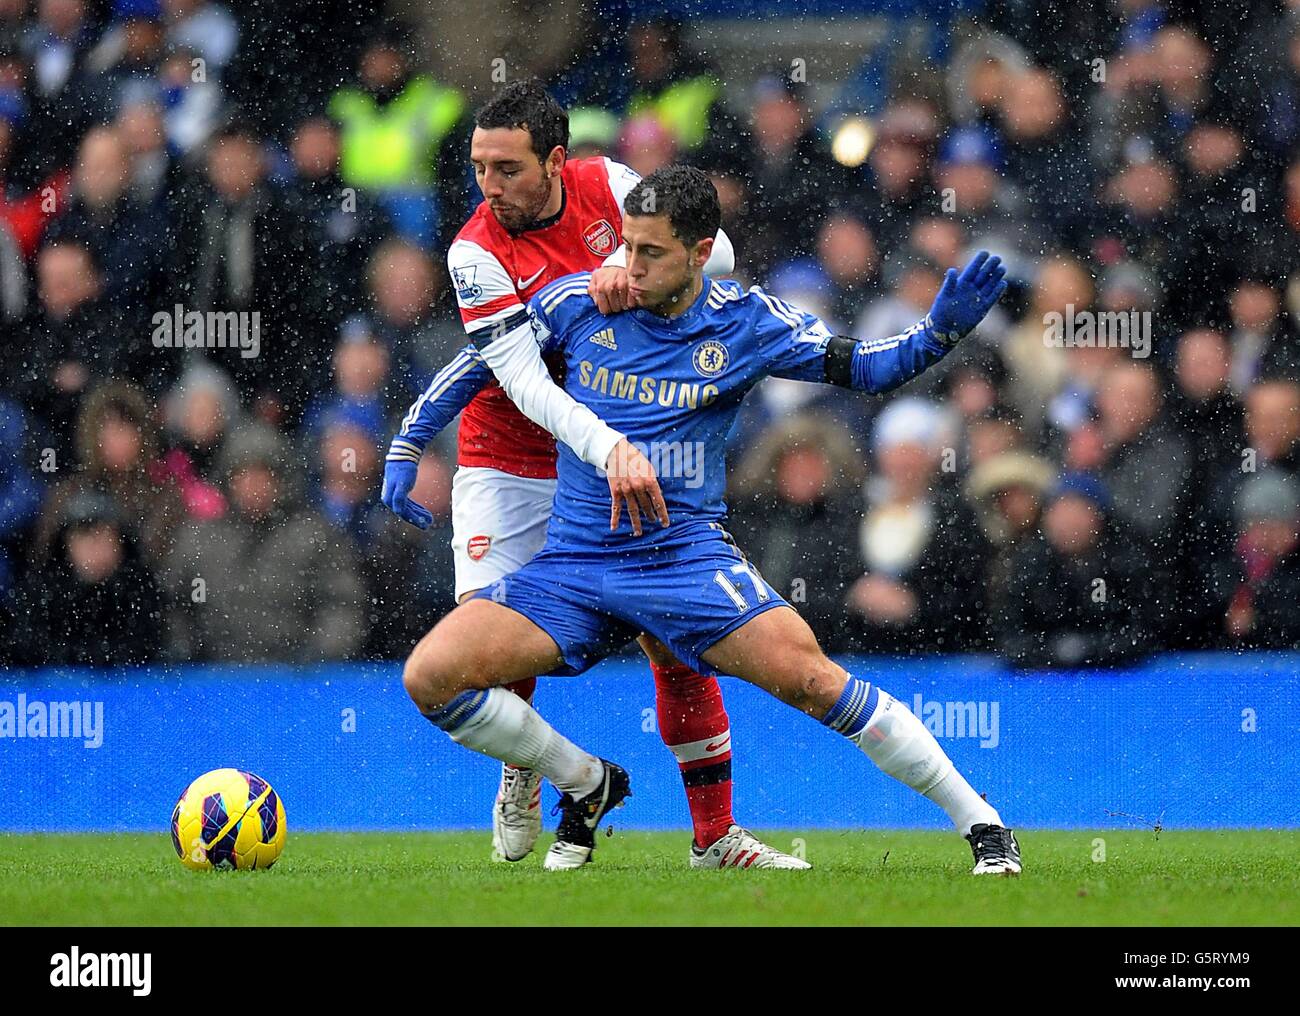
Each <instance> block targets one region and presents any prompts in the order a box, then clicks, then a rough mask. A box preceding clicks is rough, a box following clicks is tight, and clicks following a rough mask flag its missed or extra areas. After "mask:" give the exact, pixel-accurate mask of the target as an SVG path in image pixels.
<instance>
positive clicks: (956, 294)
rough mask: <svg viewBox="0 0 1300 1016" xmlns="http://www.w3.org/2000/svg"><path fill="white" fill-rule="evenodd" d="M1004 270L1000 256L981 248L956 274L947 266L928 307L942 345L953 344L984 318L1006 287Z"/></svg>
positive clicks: (931, 321) (955, 271) (1005, 272)
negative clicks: (930, 305)
mask: <svg viewBox="0 0 1300 1016" xmlns="http://www.w3.org/2000/svg"><path fill="white" fill-rule="evenodd" d="M1006 274H1007V270H1006V268H1005V266H1004V265H1003V264H1002V259H1001V258H1000V257H998V256H997V255H996V254H993V255H990V254H989V252H988V251H986V250H982V251H980V252H979V253H978V254H976V255H975V256H974V257H973V258H971V259H970V262H969V263H968V264H967V265H966V267H965V268H963V269H962V270H961V274H960V275H958V274H957V269H955V268H949V269H948V271H947V272H945V273H944V276H943V285H942V286H940V287H939V295H938V296H936V297H935V298H934V305H933V306H932V307H931V308H930V323H931V324H932V325H933V326H934V331H935V332H936V333H937V334H938V336H939V340H940V341H941V342H942V343H943V344H944V345H945V346H949V347H951V346H953V345H955V344H956V343H957V340H958V339H960V338H962V337H963V336H965V335H966V334H967V333H968V332H970V330H971V329H972V328H974V327H975V326H976V325H977V324H979V323H980V322H981V321H983V320H984V315H985V314H987V313H988V312H989V311H990V310H991V309H992V308H993V305H994V304H995V303H997V302H998V300H999V299H1001V297H1002V294H1003V293H1005V292H1006V291H1007V283H1006Z"/></svg>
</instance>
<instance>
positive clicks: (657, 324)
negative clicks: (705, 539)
mask: <svg viewBox="0 0 1300 1016" xmlns="http://www.w3.org/2000/svg"><path fill="white" fill-rule="evenodd" d="M589 278H590V273H587V272H582V273H579V274H576V275H569V276H566V277H564V278H562V279H557V280H556V281H555V282H553V283H551V284H550V285H548V286H547V287H545V288H544V289H542V290H541V291H540V292H539V293H538V294H537V295H536V296H534V297H533V298H532V299H531V300H530V301H529V302H528V313H529V316H530V318H531V321H532V326H533V331H534V334H535V337H536V339H537V341H538V343H539V344H540V345H541V347H542V351H543V352H556V353H559V354H561V355H562V356H563V358H564V362H565V367H566V369H565V374H564V387H565V390H566V391H567V392H568V393H569V394H570V395H571V396H572V397H573V398H574V399H575V400H577V401H578V402H581V403H583V404H584V405H586V406H588V407H590V408H591V410H592V411H593V412H594V413H596V415H597V416H599V417H600V418H601V419H602V420H604V421H605V423H606V424H608V425H609V426H610V427H612V428H614V429H615V430H617V431H620V432H622V433H623V434H624V435H626V436H627V439H628V440H629V441H630V442H631V443H632V444H633V445H635V446H636V447H637V448H639V449H640V451H641V452H642V453H643V454H645V456H646V457H647V458H648V459H649V460H650V463H651V465H652V466H653V467H654V469H655V472H656V474H657V475H658V478H659V485H660V488H661V489H662V491H663V494H664V500H665V502H666V503H667V506H668V514H669V518H670V520H671V525H670V528H669V531H668V532H670V533H671V532H672V531H674V530H677V529H678V527H679V526H681V525H683V524H686V523H690V522H718V521H721V520H722V519H723V518H724V517H725V515H726V505H725V503H724V501H723V494H724V491H725V488H726V438H727V434H728V433H729V432H730V430H731V426H732V424H733V422H734V421H735V418H736V412H737V411H738V409H739V408H740V404H741V401H742V400H743V399H744V397H745V395H746V394H747V393H748V392H749V390H750V389H751V388H753V387H754V385H755V384H757V383H758V382H759V381H761V380H762V379H763V378H765V377H767V376H769V375H770V376H774V377H781V378H791V379H795V380H800V381H824V380H826V356H827V349H828V346H829V343H830V341H831V338H832V333H831V331H830V329H828V328H827V327H826V325H825V323H823V322H822V321H821V320H820V319H819V318H817V317H816V316H814V315H812V314H809V313H807V312H805V311H802V310H799V309H798V308H796V307H793V306H791V305H790V304H788V303H786V302H784V301H783V300H779V299H777V298H776V297H773V296H771V295H770V294H768V293H765V292H763V290H762V289H760V288H758V287H753V288H751V289H749V290H748V291H746V290H744V289H743V288H742V287H741V286H740V284H739V283H737V282H734V281H718V280H710V279H707V278H706V279H705V280H704V288H703V290H702V291H701V292H700V294H699V296H698V297H697V298H696V300H695V301H694V303H692V304H691V306H690V308H689V309H688V310H687V311H686V312H685V313H683V314H681V315H679V316H678V317H675V318H665V317H661V316H659V315H657V314H653V313H651V312H650V311H648V310H644V309H640V308H635V309H632V310H629V311H625V312H623V313H621V314H614V315H604V314H601V313H600V312H599V311H598V310H597V309H596V306H595V303H594V302H593V301H592V300H591V298H590V297H589V296H587V282H588V279H589ZM943 353H944V348H943V346H942V345H941V344H940V343H939V342H938V341H937V340H936V339H935V338H934V336H933V335H932V334H931V332H930V329H929V328H928V327H925V322H922V323H920V324H918V325H917V326H916V327H915V328H913V329H910V330H909V331H908V332H905V333H903V334H902V335H897V336H891V337H890V338H888V339H882V340H879V341H876V342H863V343H858V344H857V346H856V347H855V348H854V352H853V359H854V363H853V387H855V388H864V389H867V390H872V391H885V390H888V389H889V388H892V387H895V386H896V385H898V384H901V383H903V382H904V381H906V380H908V379H909V378H911V377H913V376H915V375H916V374H918V373H920V372H921V371H922V370H924V369H925V367H927V366H929V365H930V364H931V363H933V362H935V361H936V360H938V359H939V358H941V357H942V356H943ZM557 475H558V485H557V489H556V495H555V506H554V511H553V514H552V523H551V529H550V533H551V536H552V539H556V538H559V539H562V540H563V541H564V542H566V543H572V542H579V543H604V542H608V541H609V539H610V538H611V536H613V537H615V538H617V539H622V540H626V539H627V538H628V534H629V533H630V526H629V524H628V521H627V519H626V513H625V517H624V518H623V519H622V521H621V522H620V525H619V531H618V533H617V534H611V533H610V530H609V515H610V500H609V484H608V482H607V481H606V479H605V474H604V471H603V470H599V469H597V468H595V467H593V466H590V465H588V464H587V463H584V462H583V461H582V460H581V459H579V458H578V457H577V456H576V455H575V454H574V453H573V452H572V451H571V450H570V449H569V448H568V447H566V446H565V445H563V444H561V445H560V446H559V462H558V465H557ZM643 531H644V533H645V534H646V537H645V538H650V539H653V538H656V536H658V535H660V534H663V533H664V532H665V531H664V530H663V529H662V527H661V526H660V525H659V523H658V522H657V521H655V520H653V519H651V520H649V521H648V523H645V522H643Z"/></svg>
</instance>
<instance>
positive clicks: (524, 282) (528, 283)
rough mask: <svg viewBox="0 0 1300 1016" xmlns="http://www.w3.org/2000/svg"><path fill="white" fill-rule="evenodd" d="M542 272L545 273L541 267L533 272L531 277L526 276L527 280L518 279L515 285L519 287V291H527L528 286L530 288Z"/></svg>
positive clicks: (543, 267) (544, 267)
mask: <svg viewBox="0 0 1300 1016" xmlns="http://www.w3.org/2000/svg"><path fill="white" fill-rule="evenodd" d="M544 271H546V266H545V265H542V267H541V268H539V269H537V271H535V272H534V273H533V274H532V275H530V276H528V278H526V279H519V280H518V283H517V285H518V286H519V288H520V289H527V288H528V287H529V286H531V285H532V284H533V283H534V282H536V281H537V276H539V275H541V274H542V272H544Z"/></svg>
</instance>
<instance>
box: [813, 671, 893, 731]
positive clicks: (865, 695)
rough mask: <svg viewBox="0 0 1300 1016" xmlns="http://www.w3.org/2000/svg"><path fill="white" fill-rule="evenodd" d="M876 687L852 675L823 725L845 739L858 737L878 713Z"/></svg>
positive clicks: (824, 718)
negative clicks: (872, 716) (876, 712)
mask: <svg viewBox="0 0 1300 1016" xmlns="http://www.w3.org/2000/svg"><path fill="white" fill-rule="evenodd" d="M878 698H879V695H878V694H877V693H876V686H875V685H874V684H872V683H871V682H870V681H859V680H858V679H857V678H856V677H854V676H853V675H852V674H850V675H849V679H848V681H847V682H846V683H845V685H844V690H843V691H842V692H840V697H839V699H838V700H837V701H836V703H835V705H833V706H831V710H830V712H828V713H827V714H826V715H825V716H824V717H822V723H824V724H826V726H828V727H830V728H831V730H834V731H836V732H837V733H840V734H843V735H844V736H845V737H856V736H857V735H858V734H860V733H861V732H862V728H863V727H865V726H866V725H867V721H868V720H869V719H871V714H872V713H874V712H875V711H876V700H877V699H878Z"/></svg>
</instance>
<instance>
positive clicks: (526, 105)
mask: <svg viewBox="0 0 1300 1016" xmlns="http://www.w3.org/2000/svg"><path fill="white" fill-rule="evenodd" d="M474 124H475V126H478V127H482V128H483V129H484V130H493V129H495V128H498V127H519V128H522V129H523V130H526V131H527V132H528V136H529V138H530V139H531V140H532V145H533V152H534V153H536V155H537V161H538V162H545V161H546V157H547V156H548V155H550V154H551V151H552V150H553V149H554V148H555V146H556V145H559V146H560V147H562V148H564V149H565V150H566V151H567V150H568V148H569V114H568V113H567V112H565V109H564V107H563V106H561V105H560V104H559V103H558V102H556V101H555V99H554V98H553V97H552V95H551V93H550V92H548V91H547V90H546V87H545V86H544V85H543V84H542V83H541V81H539V80H538V79H537V78H522V79H520V80H518V81H512V82H510V84H508V85H506V87H505V88H503V89H501V91H499V92H497V94H496V95H494V96H493V97H492V98H491V100H489V102H488V103H487V105H485V106H484V107H483V108H482V109H480V110H479V111H478V113H477V114H476V115H475V117H474Z"/></svg>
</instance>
